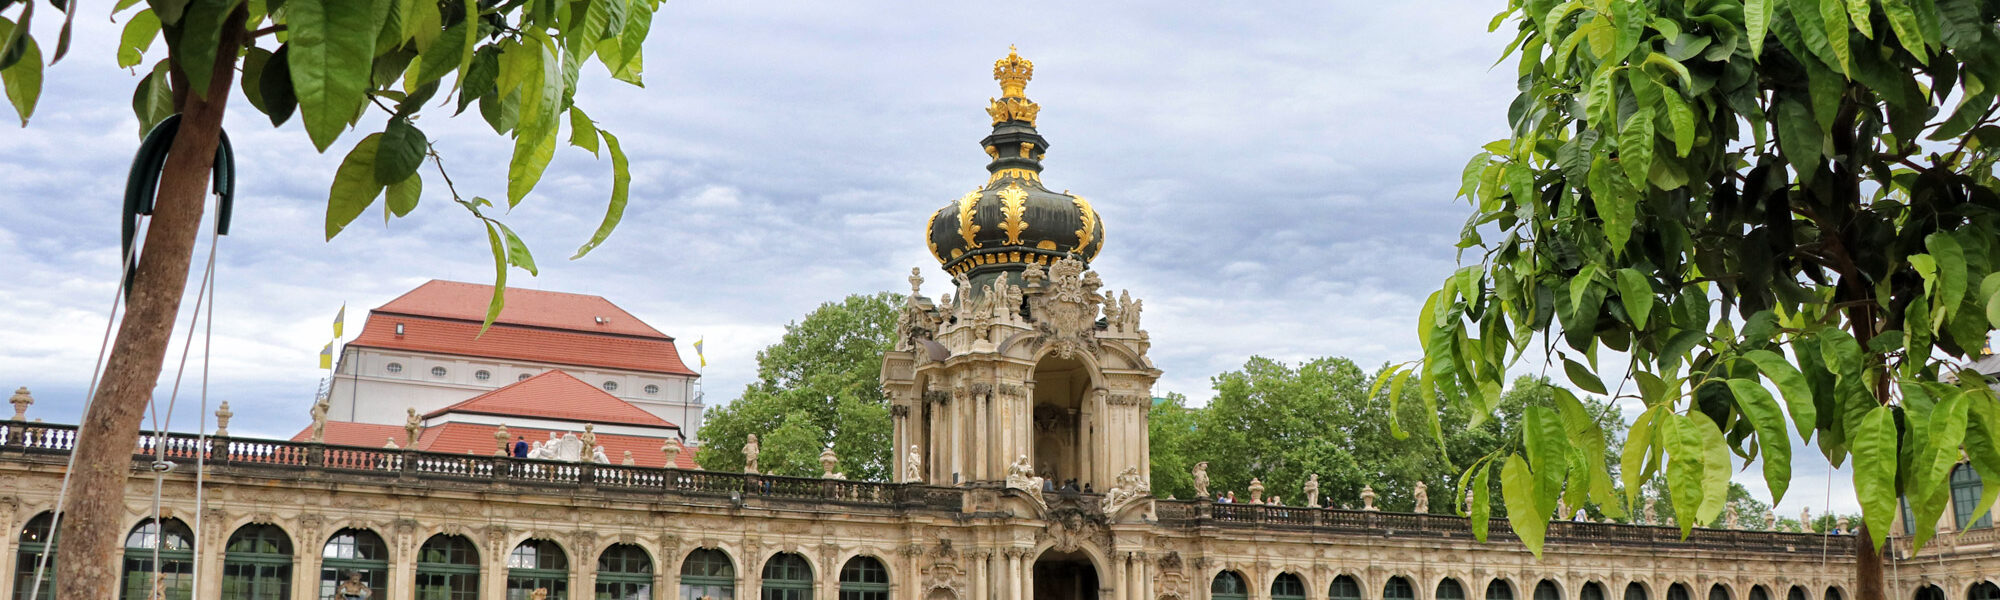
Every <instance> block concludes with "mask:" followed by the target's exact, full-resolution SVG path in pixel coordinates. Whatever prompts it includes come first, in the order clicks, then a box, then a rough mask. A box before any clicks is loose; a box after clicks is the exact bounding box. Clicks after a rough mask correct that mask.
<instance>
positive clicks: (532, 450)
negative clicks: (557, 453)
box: [528, 440, 542, 458]
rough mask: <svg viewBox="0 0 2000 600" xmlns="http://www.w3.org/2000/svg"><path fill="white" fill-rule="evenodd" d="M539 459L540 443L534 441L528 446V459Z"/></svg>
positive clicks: (539, 441)
mask: <svg viewBox="0 0 2000 600" xmlns="http://www.w3.org/2000/svg"><path fill="white" fill-rule="evenodd" d="M541 457H542V441H541V440H535V442H534V443H533V444H530V445H529V446H528V458H541Z"/></svg>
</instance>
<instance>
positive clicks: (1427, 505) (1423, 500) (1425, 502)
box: [1416, 479, 1431, 515]
mask: <svg viewBox="0 0 2000 600" xmlns="http://www.w3.org/2000/svg"><path fill="white" fill-rule="evenodd" d="M1416 497H1417V514H1420V515H1421V514H1426V513H1429V512H1431V491H1430V486H1428V485H1424V480H1422V479H1419V480H1417V490H1416Z"/></svg>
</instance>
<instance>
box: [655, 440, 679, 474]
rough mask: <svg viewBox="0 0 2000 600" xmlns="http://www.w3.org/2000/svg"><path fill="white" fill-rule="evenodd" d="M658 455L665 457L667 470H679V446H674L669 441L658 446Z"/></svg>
mask: <svg viewBox="0 0 2000 600" xmlns="http://www.w3.org/2000/svg"><path fill="white" fill-rule="evenodd" d="M660 453H661V454H665V455H667V468H669V469H677V468H680V456H681V445H680V444H676V443H674V442H673V441H671V440H670V441H668V442H667V443H665V444H660Z"/></svg>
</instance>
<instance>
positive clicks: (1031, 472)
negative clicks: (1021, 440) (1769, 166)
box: [1007, 454, 1049, 507]
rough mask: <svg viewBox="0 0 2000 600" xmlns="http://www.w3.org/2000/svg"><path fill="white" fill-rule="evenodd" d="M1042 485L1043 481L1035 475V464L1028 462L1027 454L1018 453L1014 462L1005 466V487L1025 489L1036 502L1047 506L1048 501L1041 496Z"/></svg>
mask: <svg viewBox="0 0 2000 600" xmlns="http://www.w3.org/2000/svg"><path fill="white" fill-rule="evenodd" d="M1044 485H1045V481H1044V480H1043V479H1042V478H1040V477H1036V476H1035V466H1034V465H1033V464H1032V463H1029V462H1028V455H1026V454H1022V455H1020V457H1018V458H1015V459H1014V464H1011V465H1008V466H1007V487H1010V488H1014V489H1017V490H1022V491H1025V492H1027V493H1028V497H1029V498H1031V499H1033V500H1034V501H1035V503H1036V504H1040V505H1042V506H1043V507H1047V506H1048V505H1049V503H1048V501H1047V500H1045V499H1043V498H1042V488H1043V486H1044Z"/></svg>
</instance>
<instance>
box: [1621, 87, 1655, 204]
mask: <svg viewBox="0 0 2000 600" xmlns="http://www.w3.org/2000/svg"><path fill="white" fill-rule="evenodd" d="M1653 116H1654V113H1653V107H1651V106H1643V107H1640V108H1639V110H1637V111H1634V112H1633V113H1632V117H1631V118H1629V119H1626V120H1625V127H1624V129H1623V130H1620V131H1619V132H1618V165H1619V166H1620V167H1624V169H1625V176H1626V177H1627V178H1629V179H1631V180H1632V187H1634V188H1638V189H1642V190H1643V189H1646V174H1647V173H1648V172H1650V171H1652V169H1653Z"/></svg>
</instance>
